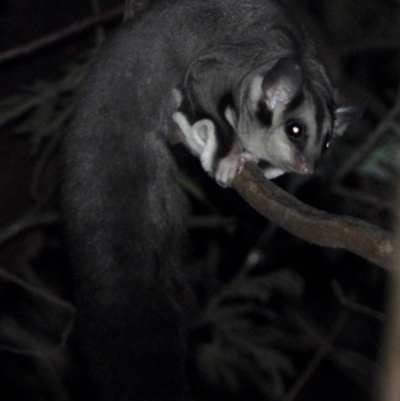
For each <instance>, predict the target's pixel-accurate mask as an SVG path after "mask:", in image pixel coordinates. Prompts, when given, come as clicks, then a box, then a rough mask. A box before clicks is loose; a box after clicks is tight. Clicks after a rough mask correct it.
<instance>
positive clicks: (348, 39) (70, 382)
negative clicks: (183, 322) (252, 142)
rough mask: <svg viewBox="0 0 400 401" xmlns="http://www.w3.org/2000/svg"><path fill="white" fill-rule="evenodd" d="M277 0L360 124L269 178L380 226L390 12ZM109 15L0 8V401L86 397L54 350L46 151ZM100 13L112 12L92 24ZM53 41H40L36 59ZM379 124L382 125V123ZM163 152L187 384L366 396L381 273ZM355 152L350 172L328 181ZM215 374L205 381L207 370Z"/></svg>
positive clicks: (70, 366) (63, 356)
mask: <svg viewBox="0 0 400 401" xmlns="http://www.w3.org/2000/svg"><path fill="white" fill-rule="evenodd" d="M286 3H287V4H288V6H289V7H290V8H291V9H292V10H293V13H294V14H295V16H296V17H297V18H298V19H299V21H300V22H301V23H303V24H304V25H305V26H306V27H307V28H308V29H309V30H310V31H311V33H312V34H313V36H314V38H315V40H316V42H317V45H318V47H319V49H320V52H321V57H322V58H323V60H324V61H325V63H326V65H327V67H328V70H329V71H330V74H331V76H332V78H333V80H334V81H335V82H336V83H337V85H338V87H339V88H340V89H341V91H342V92H343V93H344V94H345V95H346V96H347V97H348V99H349V100H350V101H352V102H353V103H354V104H358V105H360V107H362V108H363V110H364V113H363V116H362V117H361V118H360V119H359V120H358V121H357V122H356V123H355V124H353V125H352V126H351V128H350V130H349V132H348V133H347V134H346V135H345V136H344V137H343V138H341V139H340V140H339V141H338V142H337V143H336V144H335V149H334V151H333V152H331V154H330V155H328V157H327V159H326V160H325V161H324V163H323V164H322V165H321V167H320V168H319V170H318V172H317V173H316V175H315V176H314V177H313V178H309V179H303V178H300V177H293V176H292V177H290V176H284V177H282V178H279V179H278V180H276V182H277V184H278V185H280V186H282V187H284V188H285V189H286V190H288V191H289V192H291V193H293V194H295V195H296V197H298V198H299V199H301V200H303V201H304V202H306V203H308V204H310V205H312V206H315V207H317V208H319V209H322V210H326V211H328V212H330V213H338V214H348V215H352V216H356V217H359V218H361V219H364V220H367V221H369V222H372V223H374V224H376V225H378V226H380V227H382V228H384V229H387V230H392V229H393V211H394V210H393V208H394V206H395V204H396V203H395V182H396V177H397V175H398V168H397V165H396V161H395V151H396V149H397V145H398V139H399V132H400V126H399V125H400V117H399V115H400V114H399V107H398V106H397V109H396V108H395V105H396V102H397V103H398V102H399V79H398V78H399V74H398V61H399V49H400V43H399V38H400V32H399V31H400V29H399V26H398V25H399V24H398V5H399V4H398V2H397V1H394V0H392V1H390V0H352V1H350V0H348V1H338V0H297V1H296V0H289V1H286ZM122 5H123V4H122V2H121V1H111V0H107V1H106V0H104V1H90V0H86V1H82V0H75V1H74V0H70V1H61V2H55V1H53V0H37V1H30V0H0V227H1V229H0V301H1V302H0V399H1V400H19V399H21V400H30V399H32V400H66V401H67V400H70V401H72V400H75V399H83V398H84V397H85V395H84V390H82V391H81V389H80V386H81V384H82V375H81V372H80V371H79V367H78V366H76V364H75V363H74V357H73V352H72V351H71V348H70V347H69V346H68V344H67V343H68V341H67V339H68V334H69V332H70V329H71V325H72V324H73V307H72V305H71V304H70V301H71V292H72V287H71V283H70V280H69V274H68V247H67V244H66V241H65V235H64V232H63V224H62V216H61V215H60V205H59V203H60V200H59V187H60V182H61V180H62V173H61V167H60V166H61V163H60V146H59V145H60V142H61V141H62V136H63V133H64V132H65V129H66V128H65V126H66V125H65V123H67V122H68V118H69V114H68V113H64V114H63V112H64V111H65V110H66V109H67V108H68V105H69V104H70V103H71V101H72V99H73V92H74V88H75V86H76V83H77V82H78V80H77V79H72V78H69V79H68V78H67V77H71V75H73V74H74V73H75V74H78V75H79V71H81V70H82V65H83V63H84V62H85V61H86V60H87V59H88V58H89V57H90V50H91V49H93V48H94V47H95V46H96V43H97V42H98V38H99V37H101V36H102V35H103V34H106V35H108V34H109V33H110V32H111V31H112V30H113V29H114V28H115V27H116V26H117V25H118V24H119V23H121V21H122V12H119V13H118V11H121V6H122ZM97 8H98V9H99V10H100V11H101V12H102V13H101V14H100V17H99V20H100V21H101V24H100V25H97V28H95V27H94V26H91V27H89V28H86V29H78V30H77V32H76V33H74V34H66V35H64V36H63V38H60V36H61V34H62V33H63V31H62V30H63V29H68V28H69V27H70V26H71V24H74V23H78V24H79V25H80V26H81V23H82V21H85V20H86V19H88V18H91V16H93V15H94V14H95V11H96V9H97ZM110 10H111V11H112V10H114V11H115V13H114V14H112V15H113V16H111V17H109V16H110V14H107V13H106V14H104V12H105V11H107V12H110ZM51 34H55V40H54V41H53V42H52V43H51V44H48V45H46V46H38V48H36V49H34V45H35V44H37V41H39V40H41V39H42V38H45V37H47V36H48V35H51ZM57 37H58V38H57ZM25 45H28V48H27V50H26V51H25V49H26V48H25V47H23V46H25ZM10 50H15V54H14V56H12V57H11V56H10V54H9V53H6V52H7V51H10ZM74 85H75V86H74ZM391 110H397V114H396V113H394V114H393V113H392V114H390V112H391ZM388 120H389V121H392V122H393V124H392V125H390V126H385V125H384V124H383V123H384V122H385V121H388ZM369 142H371V143H372V145H371V146H369V147H367V148H366V149H365V144H366V143H369ZM175 151H176V153H177V156H178V157H179V160H180V163H181V164H182V165H183V166H184V172H185V177H186V178H185V180H184V183H185V184H184V185H185V188H186V189H187V191H188V194H189V196H190V198H191V200H192V204H193V210H194V217H193V221H192V223H191V230H190V235H191V238H192V239H193V256H192V262H191V263H192V265H193V277H192V284H193V285H194V286H195V288H196V289H197V293H198V296H199V305H201V307H202V308H205V310H204V312H203V319H202V320H201V321H200V323H199V325H198V329H197V330H196V332H195V334H194V336H193V338H194V341H193V344H194V345H193V355H194V357H193V359H194V362H193V365H194V369H193V372H194V373H193V383H194V388H195V389H197V391H198V392H199V393H200V394H201V395H202V396H203V397H204V399H210V400H211V399H214V398H215V399H217V398H218V399H221V398H222V399H223V397H227V399H240V400H242V399H243V400H250V399H255V400H258V399H260V400H261V399H266V397H271V399H273V397H277V398H281V397H282V396H283V394H286V397H287V398H285V400H287V401H288V400H291V399H296V400H314V399H324V400H337V399H339V397H341V398H342V399H343V400H347V399H348V400H368V399H370V397H371V394H372V392H373V390H374V385H375V381H376V378H377V363H378V360H379V350H380V347H381V334H382V319H383V316H384V313H385V293H386V291H385V289H386V280H387V278H386V275H385V273H384V271H383V270H382V269H381V268H379V267H377V266H374V265H372V264H370V263H368V262H366V261H364V260H362V259H361V258H359V257H357V256H355V255H352V254H350V253H348V252H345V251H340V250H332V249H324V248H321V247H317V246H314V245H311V244H307V243H304V241H301V240H299V239H297V238H295V237H293V236H292V235H290V234H287V233H285V232H284V231H283V230H281V229H279V228H277V227H275V226H273V225H271V224H269V223H268V222H267V221H265V219H263V218H261V217H260V216H258V215H257V213H256V212H254V211H253V210H252V209H251V208H250V207H249V206H247V205H246V204H245V202H244V201H243V200H241V199H239V197H238V196H237V194H236V193H234V191H232V190H230V189H228V190H224V189H222V188H219V187H218V186H217V185H215V183H214V182H213V181H212V180H211V179H210V178H208V177H206V176H205V175H204V174H203V173H202V171H201V169H200V167H199V165H198V163H197V161H195V160H193V159H192V158H191V157H189V156H188V155H186V154H185V152H184V151H182V149H180V148H179V146H178V147H177V148H176V149H174V152H175ZM354 155H359V156H360V157H359V158H360V160H361V161H360V162H359V163H354V164H353V165H351V166H350V167H349V168H347V169H346V171H342V172H341V170H340V168H342V167H343V166H344V164H345V163H346V162H348V161H349V160H351V158H352V157H354ZM342 296H344V298H345V301H343V299H342V298H343V297H342ZM210 299H212V300H213V301H212V302H211V303H210ZM207 305H209V306H208V307H207ZM210 305H211V306H210ZM235 308H236V309H235ZM266 316H268V318H266ZM210 327H211V329H210ZM210 330H211V331H210ZM220 331H221V332H222V331H224V333H225V334H226V333H228V334H226V336H227V337H226V338H225V340H226V341H225V342H224V344H223V345H220V347H219V348H218V347H216V348H213V347H214V345H215V344H214V343H213V337H212V335H211V334H210V333H211V332H212V333H214V334H215V333H219V332H220ZM238 333H239V337H240V338H239V340H240V341H239V340H238ZM214 334H213V335H214ZM238 344H240V346H238ZM211 351H212V352H214V353H213V355H214V359H213V358H212V357H210V356H209V355H210V354H211V353H212V352H211ZM237 355H240V357H237ZM198 359H199V360H201V361H202V363H203V364H202V365H201V364H199V362H198ZM216 360H217V361H218V364H217V362H216ZM215 366H217V367H215ZM214 368H215V369H216V371H217V372H218V374H216V376H213V375H212V374H211V373H210V372H213V371H214V370H213V369H214ZM216 377H217V378H216ZM252 397H253V398H252ZM267 399H268V398H267Z"/></svg>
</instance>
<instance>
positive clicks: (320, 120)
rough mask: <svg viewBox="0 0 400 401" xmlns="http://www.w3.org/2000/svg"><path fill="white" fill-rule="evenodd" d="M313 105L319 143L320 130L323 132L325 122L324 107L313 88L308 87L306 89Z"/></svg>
mask: <svg viewBox="0 0 400 401" xmlns="http://www.w3.org/2000/svg"><path fill="white" fill-rule="evenodd" d="M308 90H309V92H310V94H311V96H312V98H313V101H314V104H315V121H316V125H317V141H318V142H320V141H321V137H322V134H323V132H322V130H323V124H324V120H325V107H324V101H323V100H322V99H321V98H320V97H319V95H318V93H317V92H316V91H315V90H314V88H313V87H312V86H311V85H310V86H309V88H308Z"/></svg>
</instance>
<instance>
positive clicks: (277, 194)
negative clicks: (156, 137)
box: [232, 163, 394, 269]
mask: <svg viewBox="0 0 400 401" xmlns="http://www.w3.org/2000/svg"><path fill="white" fill-rule="evenodd" d="M232 187H233V188H234V189H235V190H236V191H237V192H238V193H239V194H240V195H241V196H242V197H243V198H244V199H245V200H246V201H247V202H248V203H249V204H250V205H251V206H252V207H253V208H254V209H255V210H257V211H258V212H259V213H260V214H262V215H263V216H264V217H266V218H267V219H269V220H271V221H273V222H274V223H276V224H278V225H279V226H280V227H282V228H283V229H285V230H287V231H289V232H290V233H292V234H294V235H296V236H298V237H299V238H302V239H303V240H305V241H308V242H311V243H312V244H316V245H321V246H326V247H332V248H341V249H346V250H348V251H350V252H353V253H355V254H357V255H359V256H361V257H363V258H364V259H366V260H368V261H370V262H372V263H375V264H377V265H379V266H381V267H383V268H385V269H390V267H391V256H392V254H393V247H394V246H393V236H392V235H391V234H390V233H389V232H387V231H385V230H382V229H380V228H379V227H377V226H374V225H372V224H370V223H367V222H365V221H363V220H360V219H356V218H354V217H350V216H338V215H333V214H329V213H326V212H323V211H321V210H318V209H315V208H313V207H311V206H308V205H306V204H304V203H302V202H300V201H299V200H298V199H296V198H295V197H294V196H292V195H290V194H288V193H287V192H285V191H284V190H283V189H281V188H279V187H278V186H276V185H275V184H273V183H272V182H271V181H269V180H267V179H265V178H264V176H263V173H262V171H261V170H260V169H259V168H258V167H257V166H256V165H255V164H254V163H247V164H246V165H245V166H244V168H243V170H242V171H241V173H240V174H236V177H235V179H234V180H233V184H232Z"/></svg>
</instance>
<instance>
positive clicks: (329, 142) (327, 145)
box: [323, 136, 332, 150]
mask: <svg viewBox="0 0 400 401" xmlns="http://www.w3.org/2000/svg"><path fill="white" fill-rule="evenodd" d="M331 146H332V138H331V137H329V136H328V137H327V138H326V139H325V142H324V148H323V149H324V150H328V149H330V148H331Z"/></svg>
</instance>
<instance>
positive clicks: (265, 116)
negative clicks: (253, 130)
mask: <svg viewBox="0 0 400 401" xmlns="http://www.w3.org/2000/svg"><path fill="white" fill-rule="evenodd" d="M256 117H257V118H258V120H259V121H260V123H261V124H263V125H264V126H265V127H266V128H269V127H270V126H271V125H272V111H271V110H269V109H268V107H267V104H266V103H265V101H263V100H260V101H259V102H258V103H257V112H256Z"/></svg>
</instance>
